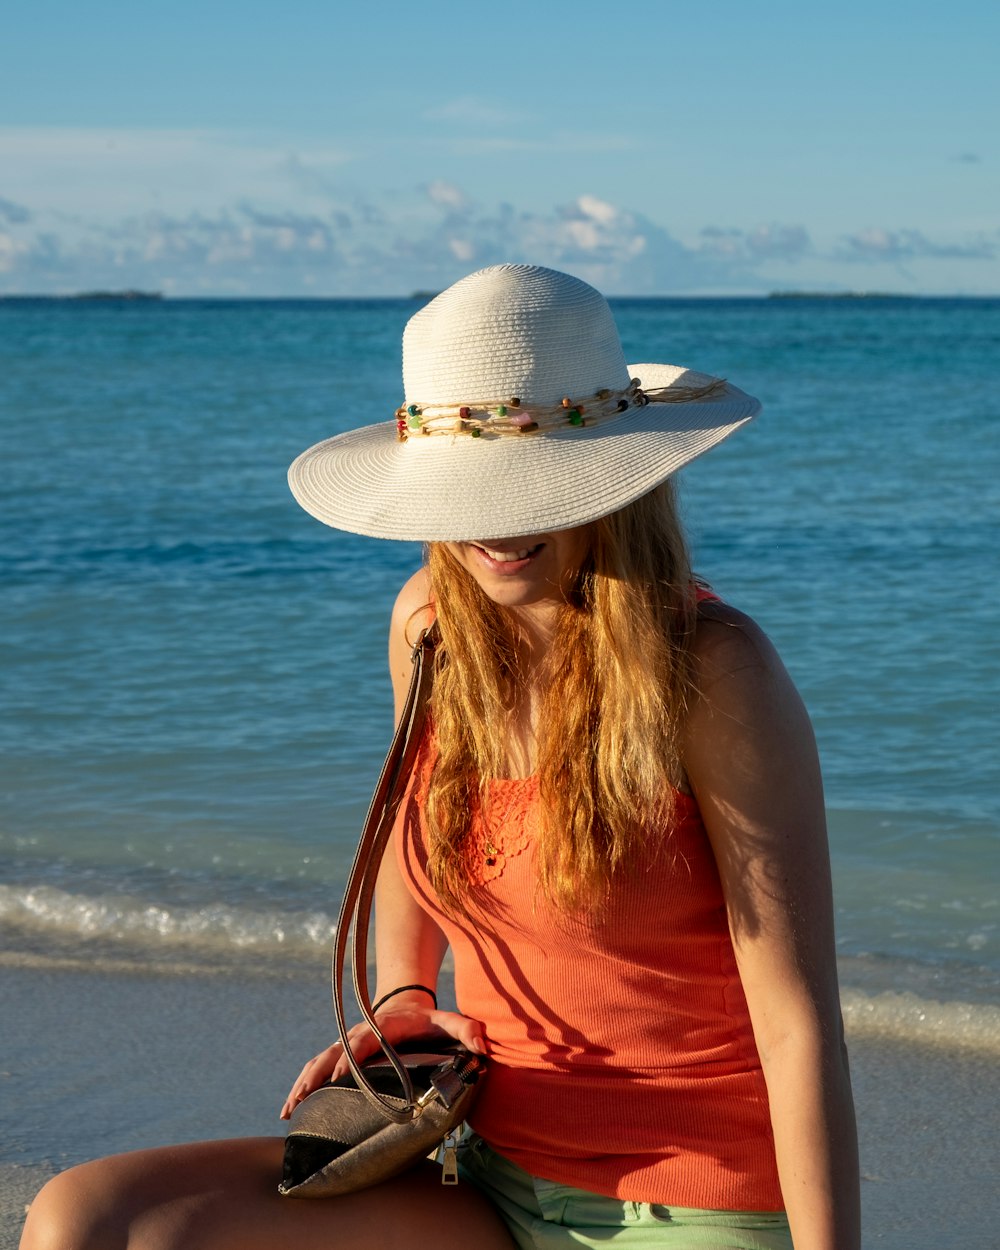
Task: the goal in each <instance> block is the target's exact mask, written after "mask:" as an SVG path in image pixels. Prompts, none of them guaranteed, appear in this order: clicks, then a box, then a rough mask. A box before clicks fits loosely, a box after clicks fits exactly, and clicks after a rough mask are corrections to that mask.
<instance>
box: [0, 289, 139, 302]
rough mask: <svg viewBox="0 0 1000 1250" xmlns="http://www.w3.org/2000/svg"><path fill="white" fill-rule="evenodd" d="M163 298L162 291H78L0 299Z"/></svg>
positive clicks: (1, 297)
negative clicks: (69, 293)
mask: <svg viewBox="0 0 1000 1250" xmlns="http://www.w3.org/2000/svg"><path fill="white" fill-rule="evenodd" d="M158 299H163V292H162V291H134V290H131V289H129V290H127V291H78V292H77V293H76V294H74V295H0V300H30V301H32V302H34V301H36V300H58V301H63V300H104V301H117V300H128V301H130V302H134V301H142V300H158Z"/></svg>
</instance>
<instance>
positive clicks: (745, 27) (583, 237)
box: [0, 0, 1000, 295]
mask: <svg viewBox="0 0 1000 1250" xmlns="http://www.w3.org/2000/svg"><path fill="white" fill-rule="evenodd" d="M998 48H1000V5H997V4H995V3H990V4H987V3H969V2H967V0H956V2H955V3H952V4H950V5H944V4H941V3H936V4H933V5H929V4H922V3H921V2H920V0H911V3H909V4H902V3H879V0H869V3H867V4H864V3H861V2H860V0H841V2H840V3H839V4H838V5H836V6H833V5H824V6H809V5H807V4H805V3H803V2H802V0H800V2H799V3H798V4H790V3H767V2H766V0H761V2H760V3H758V4H756V5H751V4H747V3H745V2H744V3H741V4H737V3H731V2H730V0H717V2H715V3H712V4H705V3H702V4H691V3H689V4H685V5H681V4H675V3H672V2H671V0H661V2H660V3H657V4H653V3H630V4H619V5H605V6H596V5H592V4H587V3H586V0H578V2H577V3H566V2H564V0H549V2H548V3H546V2H545V0H535V2H534V3H524V2H522V0H511V2H508V3H506V4H504V5H503V6H502V7H492V8H491V7H490V6H484V5H479V4H473V3H468V4H458V3H441V2H436V0H426V2H424V3H421V4H419V5H413V4H406V5H403V4H398V3H395V2H392V0H388V2H382V3H370V4H369V5H367V6H366V7H364V8H362V7H360V6H357V5H354V4H352V5H350V6H347V5H345V4H344V3H343V2H342V0H326V2H325V3H322V4H320V3H295V2H294V0H290V2H289V3H286V4H284V5H279V4H276V3H273V2H272V3H270V4H267V5H264V4H259V3H255V2H253V0H244V2H243V3H241V4H238V5H237V4H234V3H230V2H229V0H224V2H221V3H212V2H211V0H202V3H200V4H195V3H191V2H189V0H173V2H172V3H170V4H161V3H147V4H146V5H145V6H143V7H140V6H139V5H126V4H123V3H116V4H111V3H101V2H100V0H92V2H90V3H88V4H86V5H81V4H80V3H79V2H78V0H77V2H76V3H73V4H69V3H48V2H46V0H15V3H13V4H12V5H11V6H9V7H8V10H7V17H6V21H5V23H4V30H3V35H2V38H0V293H2V292H7V293H10V292H62V291H75V290H81V289H89V288H93V287H126V286H136V287H148V288H155V289H158V290H163V291H165V292H167V293H172V294H177V295H201V294H214V295H394V294H407V293H409V292H410V291H412V290H414V289H416V288H434V289H436V288H439V287H441V286H443V285H446V284H447V283H449V282H451V281H453V280H455V279H456V278H458V277H460V276H461V275H462V274H463V273H466V272H468V271H469V270H471V269H474V268H477V267H478V266H480V265H482V264H490V263H493V262H495V261H498V260H530V261H535V262H539V263H543V264H552V265H555V266H557V267H560V268H564V269H567V270H569V271H571V272H574V273H578V274H580V275H581V276H582V277H585V278H587V279H589V280H590V281H593V282H595V283H596V284H597V285H598V286H600V287H601V288H602V289H604V290H605V291H607V292H608V293H610V294H629V293H635V294H657V293H663V294H673V293H677V294H716V293H748V294H749V293H759V292H766V291H769V290H773V289H789V288H796V289H799V288H804V289H820V290H825V289H831V290H880V291H900V292H913V293H929V294H953V293H954V294H1000V150H998V147H1000V145H998V135H1000V86H998V83H1000V75H998V73H997V70H996V54H997V49H998Z"/></svg>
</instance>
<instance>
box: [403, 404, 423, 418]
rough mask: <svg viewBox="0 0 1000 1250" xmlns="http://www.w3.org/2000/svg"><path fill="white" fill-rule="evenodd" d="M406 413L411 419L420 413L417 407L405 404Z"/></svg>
mask: <svg viewBox="0 0 1000 1250" xmlns="http://www.w3.org/2000/svg"><path fill="white" fill-rule="evenodd" d="M406 411H407V412H408V413H409V414H410V416H411V417H415V416H416V415H417V413H418V412H419V411H420V409H419V408H418V407H417V405H416V404H407V407H406Z"/></svg>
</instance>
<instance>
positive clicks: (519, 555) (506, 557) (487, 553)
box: [469, 543, 545, 576]
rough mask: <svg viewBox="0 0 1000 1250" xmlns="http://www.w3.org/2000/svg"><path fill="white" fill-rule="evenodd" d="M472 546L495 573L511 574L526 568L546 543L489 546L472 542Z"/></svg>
mask: <svg viewBox="0 0 1000 1250" xmlns="http://www.w3.org/2000/svg"><path fill="white" fill-rule="evenodd" d="M469 546H470V547H472V549H473V550H474V551H475V552H476V553H477V555H478V556H479V558H480V560H482V562H483V563H484V564H485V565H486V566H487V568H489V569H490V570H491V571H493V572H495V573H500V574H502V575H505V576H510V575H511V574H513V573H519V572H520V571H521V569H523V568H526V567H527V565H528V563H529V562H530V561H531V560H532V558H533V557H534V556H536V555H537V554H538V553H539V552H540V551H541V549H542V548H543V547H544V546H545V544H544V543H535V544H534V546H530V547H510V548H506V549H505V548H503V547H487V546H486V544H485V543H470V544H469Z"/></svg>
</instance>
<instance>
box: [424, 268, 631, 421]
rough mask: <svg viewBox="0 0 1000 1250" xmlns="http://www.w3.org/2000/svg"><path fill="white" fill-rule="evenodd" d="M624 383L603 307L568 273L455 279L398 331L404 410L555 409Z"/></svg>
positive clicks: (496, 271) (483, 273) (489, 273)
mask: <svg viewBox="0 0 1000 1250" xmlns="http://www.w3.org/2000/svg"><path fill="white" fill-rule="evenodd" d="M628 384H629V372H628V366H627V365H626V362H625V356H624V353H623V352H622V347H621V342H620V340H619V338H618V330H617V327H616V326H615V322H614V318H613V317H612V315H611V309H610V308H609V307H608V303H607V300H606V299H605V298H604V296H603V295H601V294H600V292H599V291H595V290H594V288H593V287H592V286H588V284H587V283H586V282H582V281H581V280H580V279H579V278H574V277H571V276H570V275H569V274H565V273H559V272H557V271H556V270H554V269H544V268H542V267H541V266H538V265H494V266H491V267H490V268H488V269H480V270H479V271H478V272H477V273H473V274H470V275H469V276H468V277H467V278H463V279H462V280H461V281H460V282H457V283H456V284H455V285H454V286H452V287H449V288H448V290H446V291H443V292H442V293H441V294H440V295H439V296H437V297H436V298H435V299H433V300H431V302H430V303H429V304H427V305H426V306H425V307H424V308H422V309H421V310H420V312H418V313H416V314H415V315H414V316H413V317H411V318H410V321H409V322H408V324H407V326H406V330H405V332H404V334H403V389H404V394H405V395H406V402H407V403H418V404H463V403H475V402H477V401H489V400H502V399H506V398H508V397H513V396H517V397H518V398H520V399H522V400H523V401H524V402H525V403H536V404H555V403H558V402H559V401H560V400H561V399H562V397H563V396H564V395H569V396H571V397H572V398H574V399H577V398H581V397H583V396H586V395H589V394H593V393H594V392H596V391H598V390H601V389H602V388H608V389H611V390H620V389H624V388H625V387H627V386H628Z"/></svg>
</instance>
